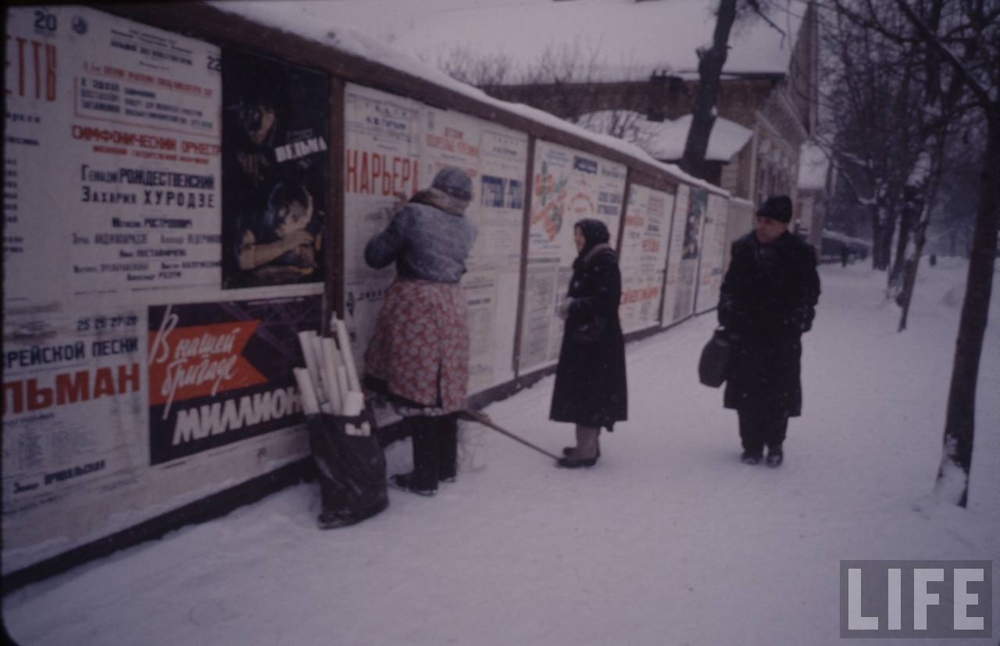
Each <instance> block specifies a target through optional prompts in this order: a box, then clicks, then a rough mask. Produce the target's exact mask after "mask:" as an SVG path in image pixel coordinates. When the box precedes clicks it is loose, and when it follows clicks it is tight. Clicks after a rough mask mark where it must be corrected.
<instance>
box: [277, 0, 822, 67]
mask: <svg viewBox="0 0 1000 646" xmlns="http://www.w3.org/2000/svg"><path fill="white" fill-rule="evenodd" d="M262 4H280V5H281V6H282V7H286V8H289V9H290V8H291V7H296V8H297V9H298V10H299V11H301V12H302V13H304V14H306V15H308V16H310V17H311V19H313V20H316V21H326V22H327V23H328V24H329V25H341V26H344V25H353V26H355V27H358V28H361V29H363V30H365V31H367V32H369V33H371V34H373V35H374V36H376V37H378V38H380V39H382V40H384V41H385V42H387V43H391V44H392V45H393V47H395V48H397V49H399V50H401V51H404V52H407V53H409V54H412V55H414V56H416V57H418V58H420V59H421V60H424V61H425V62H428V63H430V64H435V65H436V64H439V63H440V62H442V61H444V60H446V59H448V58H449V57H451V56H455V55H456V52H458V53H459V54H458V55H460V56H462V57H466V58H469V57H472V58H476V57H481V58H484V59H485V58H490V57H493V58H497V57H499V58H500V59H502V60H504V61H505V63H506V64H507V65H509V68H510V73H508V75H507V76H506V79H505V80H506V82H515V83H516V82H518V79H522V78H523V74H524V72H525V71H526V70H528V69H531V68H535V69H537V68H538V64H539V62H540V61H541V60H542V58H543V57H545V56H546V55H547V54H548V55H550V56H554V57H555V62H556V63H557V64H559V65H560V66H562V64H563V63H565V62H567V61H568V60H572V61H573V63H574V64H575V65H577V67H578V68H579V67H580V66H583V67H585V68H586V70H587V74H588V76H589V78H590V79H591V80H599V81H620V80H641V79H646V78H648V77H649V75H650V74H651V73H653V72H668V73H670V74H676V75H679V76H683V77H692V78H693V77H696V76H697V69H698V58H697V54H696V49H697V48H699V47H702V46H707V45H710V44H711V40H712V32H713V29H714V27H715V15H714V13H713V11H714V9H715V7H716V6H717V5H718V2H717V0H656V1H654V2H635V0H562V1H556V0H337V1H335V2H330V1H328V0H287V1H282V2H278V3H271V2H263V3H262ZM774 4H775V7H776V8H775V9H774V10H772V11H771V13H770V14H769V16H770V18H771V21H772V22H774V23H775V25H777V27H778V28H779V29H781V31H782V32H784V33H779V31H777V30H776V29H775V28H774V27H772V26H770V25H768V24H767V22H766V21H764V20H763V19H761V18H759V17H758V16H755V15H748V16H747V17H746V18H745V19H743V20H741V21H740V22H738V23H737V24H736V25H735V26H734V28H733V32H732V34H731V36H730V43H729V44H730V51H729V56H728V58H727V61H726V65H725V68H724V72H725V73H728V74H785V73H787V71H788V67H789V60H790V57H791V52H792V46H793V44H794V39H795V35H796V34H797V32H798V28H799V25H800V24H801V19H802V14H803V13H804V11H805V6H806V5H805V0H776V1H775V3H774Z"/></svg>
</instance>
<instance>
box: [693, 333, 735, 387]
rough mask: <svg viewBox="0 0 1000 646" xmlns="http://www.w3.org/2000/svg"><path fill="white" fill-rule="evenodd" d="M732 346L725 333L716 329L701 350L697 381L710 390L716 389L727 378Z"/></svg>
mask: <svg viewBox="0 0 1000 646" xmlns="http://www.w3.org/2000/svg"><path fill="white" fill-rule="evenodd" d="M731 352H732V344H731V341H730V340H729V337H728V336H727V335H726V331H725V329H723V328H718V329H717V330H716V331H715V333H714V334H713V335H712V338H711V339H709V340H708V343H706V344H705V347H704V348H702V350H701V359H699V361H698V379H700V380H701V383H703V384H705V385H706V386H711V387H712V388H718V387H719V386H721V385H722V384H723V383H725V381H726V379H727V378H728V377H729V355H730V353H731Z"/></svg>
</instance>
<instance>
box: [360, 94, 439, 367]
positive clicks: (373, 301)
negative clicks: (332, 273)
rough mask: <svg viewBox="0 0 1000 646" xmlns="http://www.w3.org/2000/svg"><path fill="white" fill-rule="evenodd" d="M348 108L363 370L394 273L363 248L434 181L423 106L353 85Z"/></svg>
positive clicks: (361, 364)
mask: <svg viewBox="0 0 1000 646" xmlns="http://www.w3.org/2000/svg"><path fill="white" fill-rule="evenodd" d="M344 100H345V105H344V131H345V132H344V134H345V151H344V156H345V159H344V169H343V173H344V308H345V311H346V319H347V320H346V323H347V327H348V329H349V330H350V333H351V342H352V344H353V346H354V356H355V357H356V359H357V362H358V370H359V371H362V372H363V370H364V351H365V348H367V347H368V341H369V339H370V338H371V335H372V333H373V332H374V330H375V319H376V317H377V316H378V311H379V308H380V307H381V306H382V294H383V293H384V292H385V290H386V289H388V287H389V284H390V283H391V282H392V279H393V278H394V277H395V275H396V274H395V269H394V268H393V267H387V268H385V269H372V268H370V267H368V265H367V264H366V263H365V245H366V244H367V243H368V240H370V239H371V238H372V236H374V235H376V234H377V233H379V232H381V231H382V230H384V229H385V227H386V226H387V225H388V224H389V221H390V220H391V219H392V216H393V215H394V214H395V212H396V210H397V209H398V208H399V207H400V206H402V205H403V204H404V203H405V202H406V200H408V199H409V198H410V197H411V196H412V195H413V194H414V193H416V192H417V191H418V190H420V189H421V188H426V184H428V183H430V179H431V178H424V177H422V176H421V168H420V150H421V141H420V138H421V133H422V131H423V121H424V118H425V115H424V112H425V107H424V106H423V105H422V104H420V103H417V102H416V101H411V100H409V99H404V98H401V97H397V96H393V95H391V94H387V93H385V92H380V91H378V90H371V89H369V88H365V87H361V86H358V85H348V86H347V91H346V93H345V99H344Z"/></svg>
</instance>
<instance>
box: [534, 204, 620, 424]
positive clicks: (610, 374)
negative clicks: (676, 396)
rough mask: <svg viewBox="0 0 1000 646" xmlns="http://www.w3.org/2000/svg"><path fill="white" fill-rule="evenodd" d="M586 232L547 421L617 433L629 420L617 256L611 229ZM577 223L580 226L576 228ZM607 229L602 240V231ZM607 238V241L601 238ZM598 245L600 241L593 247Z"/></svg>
mask: <svg viewBox="0 0 1000 646" xmlns="http://www.w3.org/2000/svg"><path fill="white" fill-rule="evenodd" d="M583 222H584V223H597V224H599V225H600V227H596V229H598V233H597V235H596V237H595V235H594V231H593V230H591V231H590V232H589V233H588V230H587V229H584V235H585V237H586V238H587V245H586V246H585V247H584V249H583V251H582V252H581V253H580V256H579V257H578V258H577V260H576V262H575V263H574V264H573V277H572V279H571V280H570V285H569V292H568V293H567V296H568V297H569V298H570V299H572V301H571V303H570V306H569V311H568V315H567V317H566V325H565V331H564V333H563V340H562V348H561V350H560V351H559V366H558V368H557V369H556V383H555V388H554V390H553V393H552V409H551V413H550V415H549V417H550V418H551V419H553V420H555V421H557V422H572V423H574V424H579V425H581V426H587V427H591V428H601V427H604V428H607V429H608V430H613V429H612V427H613V425H614V423H615V422H619V421H623V420H626V419H628V392H627V389H626V384H625V341H624V338H623V337H622V326H621V321H620V320H619V318H618V304H619V302H620V301H621V292H622V281H621V273H620V272H619V269H618V257H617V255H616V254H615V252H614V250H612V249H611V248H610V247H609V246H607V244H606V241H607V237H606V234H607V229H606V228H604V225H603V223H600V222H599V221H597V220H584V221H583ZM578 224H579V223H578ZM602 228H603V235H602V234H601V233H600V231H599V229H602ZM601 238H603V240H602V239H601ZM594 240H600V242H594Z"/></svg>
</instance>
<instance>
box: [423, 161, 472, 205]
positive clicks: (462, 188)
mask: <svg viewBox="0 0 1000 646" xmlns="http://www.w3.org/2000/svg"><path fill="white" fill-rule="evenodd" d="M431 186H432V187H433V188H436V189H438V190H439V191H442V192H444V193H447V194H448V195H451V196H452V197H457V198H458V199H460V200H471V199H472V179H471V178H470V177H469V174H468V173H466V172H465V171H464V170H462V169H461V168H456V167H454V166H445V167H444V168H442V169H441V170H439V171H438V174H437V175H435V176H434V181H433V182H431Z"/></svg>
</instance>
